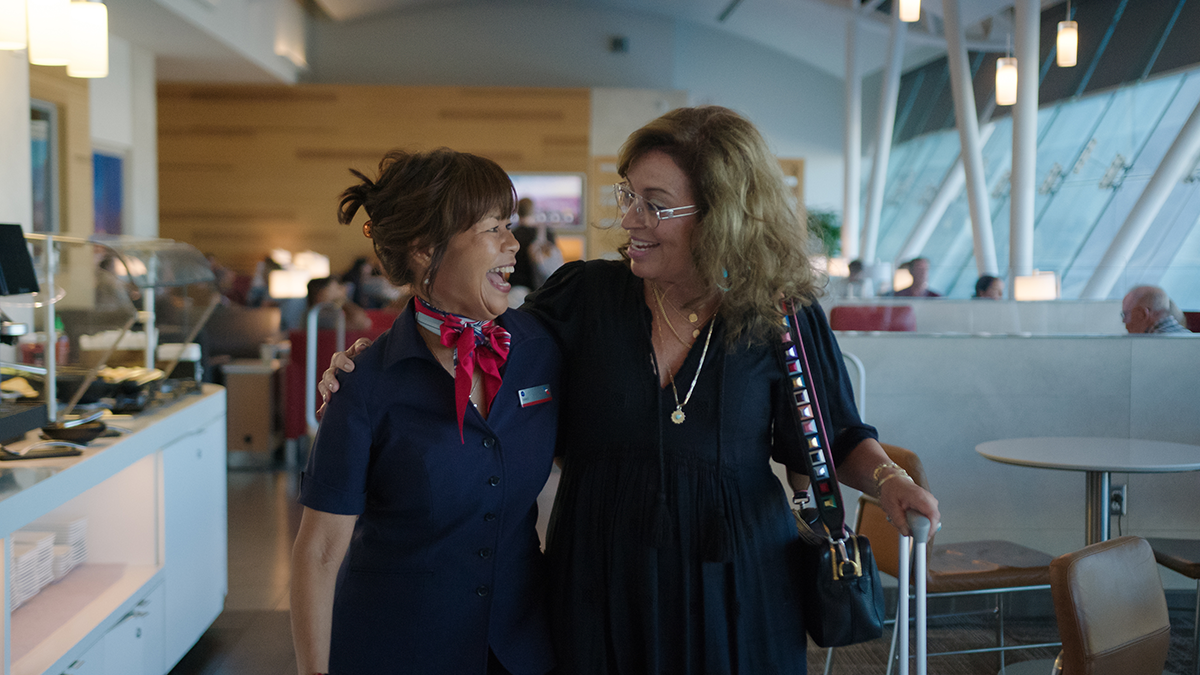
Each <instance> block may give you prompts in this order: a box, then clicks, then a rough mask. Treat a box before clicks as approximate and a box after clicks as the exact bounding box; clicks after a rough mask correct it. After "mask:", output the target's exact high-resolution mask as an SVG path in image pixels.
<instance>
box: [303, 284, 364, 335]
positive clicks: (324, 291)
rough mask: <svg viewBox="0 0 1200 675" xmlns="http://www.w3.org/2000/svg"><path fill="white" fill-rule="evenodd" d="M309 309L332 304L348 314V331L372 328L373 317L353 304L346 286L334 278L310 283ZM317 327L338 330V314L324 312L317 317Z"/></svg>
mask: <svg viewBox="0 0 1200 675" xmlns="http://www.w3.org/2000/svg"><path fill="white" fill-rule="evenodd" d="M307 300H308V309H312V308H313V307H315V306H317V305H319V304H321V303H325V302H331V303H333V304H334V305H337V306H338V307H339V308H340V309H341V310H342V312H344V313H345V314H346V330H367V329H368V328H370V327H371V317H369V316H367V313H366V312H364V311H363V308H362V307H359V306H358V305H357V304H355V303H354V302H352V301H351V300H350V298H349V296H348V295H347V288H346V284H343V283H342V282H340V281H338V280H337V279H335V278H333V277H323V278H320V279H310V280H309V282H308V299H307ZM317 327H318V328H321V329H331V328H337V313H336V312H333V311H323V312H321V313H320V314H318V315H317Z"/></svg>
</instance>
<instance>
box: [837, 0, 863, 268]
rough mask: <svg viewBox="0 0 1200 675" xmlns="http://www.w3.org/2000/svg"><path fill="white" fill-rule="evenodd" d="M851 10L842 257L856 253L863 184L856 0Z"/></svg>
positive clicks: (847, 25) (851, 256) (848, 23)
mask: <svg viewBox="0 0 1200 675" xmlns="http://www.w3.org/2000/svg"><path fill="white" fill-rule="evenodd" d="M849 1H850V7H851V10H852V13H851V16H850V19H849V20H848V21H847V22H846V139H845V148H844V151H843V154H844V155H845V156H846V171H845V187H844V188H843V191H842V257H844V258H845V259H847V260H854V259H855V258H857V257H858V238H859V231H860V229H859V226H858V224H859V215H858V211H859V209H858V203H859V199H860V196H859V193H860V191H861V190H860V187H861V184H862V76H861V75H860V74H859V72H858V12H857V6H858V0H849Z"/></svg>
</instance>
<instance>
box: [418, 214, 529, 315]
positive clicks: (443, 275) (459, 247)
mask: <svg viewBox="0 0 1200 675" xmlns="http://www.w3.org/2000/svg"><path fill="white" fill-rule="evenodd" d="M509 226H510V223H509V218H508V216H507V215H505V216H501V215H500V212H499V210H497V211H493V212H492V213H489V214H488V215H487V216H486V217H485V218H484V219H483V220H481V221H479V222H477V223H475V224H474V225H472V226H471V227H470V228H468V229H466V230H464V231H462V232H459V233H458V234H456V235H454V236H453V237H452V238H451V239H450V243H449V244H448V245H447V247H446V253H445V256H444V257H443V258H442V263H441V267H440V268H439V269H440V271H439V272H438V274H437V277H436V278H435V279H434V281H433V284H432V286H431V287H430V288H428V290H426V291H425V292H424V293H423V294H422V296H423V297H425V299H426V300H428V301H429V302H430V304H432V305H433V306H434V307H437V308H438V309H441V310H443V311H446V312H451V313H453V314H459V315H462V316H465V317H468V318H470V319H475V320H477V321H490V320H492V319H495V318H496V317H498V316H500V314H502V313H503V312H504V310H506V309H508V291H509V289H510V288H511V286H510V285H509V283H508V275H510V274H512V271H513V264H514V263H515V262H516V255H517V249H518V248H520V244H518V243H517V239H516V237H514V236H513V234H512V232H510V231H509Z"/></svg>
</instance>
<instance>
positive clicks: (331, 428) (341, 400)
mask: <svg viewBox="0 0 1200 675" xmlns="http://www.w3.org/2000/svg"><path fill="white" fill-rule="evenodd" d="M364 356H365V354H364ZM358 360H359V364H358V365H359V367H358V368H356V369H355V370H354V372H352V373H340V374H339V375H338V379H339V382H340V383H341V388H340V389H338V392H337V394H335V395H334V396H331V397H330V398H329V407H328V408H327V409H326V411H325V416H324V417H323V418H322V419H321V425H320V427H318V428H317V436H316V438H315V439H313V446H312V450H310V451H309V455H308V466H307V467H305V470H304V473H303V475H302V476H301V478H300V503H301V504H303V505H304V506H307V507H308V508H310V509H314V510H317V511H324V512H326V513H336V514H340V515H347V516H351V515H359V514H361V513H362V512H363V510H364V509H365V507H366V501H367V467H368V465H369V463H370V459H371V423H370V417H371V414H370V410H369V409H368V404H367V401H368V400H370V398H369V397H368V396H366V395H365V393H366V392H367V391H369V388H370V386H371V385H370V383H371V381H372V380H373V379H375V376H376V373H377V372H378V365H377V364H368V363H366V362H365V361H368V359H363V358H362V357H359V359H358Z"/></svg>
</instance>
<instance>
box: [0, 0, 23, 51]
mask: <svg viewBox="0 0 1200 675" xmlns="http://www.w3.org/2000/svg"><path fill="white" fill-rule="evenodd" d="M0 49H6V50H14V49H25V0H0Z"/></svg>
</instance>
